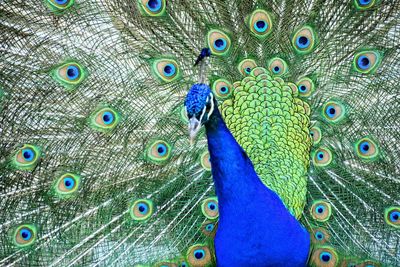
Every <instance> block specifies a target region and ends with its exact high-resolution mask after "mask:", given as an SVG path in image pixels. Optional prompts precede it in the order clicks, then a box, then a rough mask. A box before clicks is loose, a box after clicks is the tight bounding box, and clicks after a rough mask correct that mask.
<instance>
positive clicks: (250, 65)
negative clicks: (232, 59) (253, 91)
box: [238, 59, 257, 76]
mask: <svg viewBox="0 0 400 267" xmlns="http://www.w3.org/2000/svg"><path fill="white" fill-rule="evenodd" d="M255 67H257V64H256V62H255V61H254V60H252V59H244V60H242V61H241V62H240V63H239V66H238V69H239V71H240V73H242V74H243V75H245V76H247V75H249V74H250V73H251V71H252V69H254V68H255Z"/></svg>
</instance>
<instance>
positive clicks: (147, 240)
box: [0, 0, 400, 267]
mask: <svg viewBox="0 0 400 267" xmlns="http://www.w3.org/2000/svg"><path fill="white" fill-rule="evenodd" d="M399 13H400V3H397V1H385V0H379V1H378V0H349V1H342V2H339V1H303V0H286V1H281V0H280V1H278V0H272V1H212V0H206V1H186V0H182V1H166V0H131V1H91V0H89V1H78V0H75V1H74V0H60V1H55V0H54V1H53V0H44V1H33V0H32V1H22V2H15V1H3V2H1V3H0V14H1V19H0V29H1V33H2V49H1V50H0V69H1V71H0V73H1V74H0V132H1V135H0V145H1V146H0V196H1V198H0V209H1V210H2V212H1V215H0V243H1V244H2V246H1V249H0V265H10V266H28V265H29V266H39V265H45V266H179V267H183V266H195V267H197V266H199V267H200V266H215V264H216V263H215V262H216V259H215V256H214V247H213V238H214V236H215V231H216V229H217V228H218V216H219V209H218V199H217V198H216V197H215V192H214V188H213V180H212V177H211V172H210V170H211V168H212V166H211V164H210V161H209V154H208V152H207V142H206V139H205V135H204V132H203V134H201V133H200V134H199V135H200V136H199V138H198V140H197V142H196V144H195V145H194V146H192V147H191V146H190V145H189V141H188V136H187V117H186V114H185V110H184V109H183V99H184V96H185V94H186V92H187V90H188V88H189V86H190V85H192V84H193V83H196V82H198V68H197V67H193V63H194V60H195V59H196V57H197V55H198V53H199V52H200V51H201V49H202V48H203V47H209V48H210V49H211V51H212V54H213V55H212V57H211V58H210V62H209V65H210V68H208V71H207V72H206V76H207V78H208V81H207V82H208V83H209V84H210V86H211V87H212V89H213V92H214V94H215V96H216V98H217V99H218V101H219V105H220V110H221V111H222V113H223V116H224V118H225V120H226V122H227V125H228V126H229V128H230V129H231V131H232V133H233V134H234V136H235V138H236V139H237V141H238V142H239V143H240V144H241V146H242V147H243V148H244V149H245V150H246V152H247V154H248V155H249V157H250V158H251V160H252V162H253V163H254V166H255V169H256V171H257V172H258V174H259V176H260V177H261V179H262V181H263V182H264V183H265V184H266V185H267V186H268V187H270V188H271V189H273V190H275V191H276V192H277V193H278V194H279V195H280V197H281V199H282V201H283V202H284V203H285V205H286V207H287V208H288V209H289V210H290V211H291V212H292V213H293V214H294V215H295V216H296V217H297V218H298V219H299V220H300V221H301V222H302V223H303V225H304V226H305V227H306V228H307V229H308V230H309V232H310V236H311V240H312V251H311V252H310V262H309V265H310V266H399V265H400V245H399V244H400V232H399V230H400V229H399V225H400V198H399V191H400V179H399V174H400V169H399V166H400V160H399V158H398V155H399V146H398V143H399V136H400V128H399V126H398V118H399V117H400V99H399V91H398V80H399V78H400V72H399V69H400V56H399V55H400V49H399V47H400V34H399V33H400V28H399V25H400V21H399V20H400V19H399ZM249 222H251V214H249Z"/></svg>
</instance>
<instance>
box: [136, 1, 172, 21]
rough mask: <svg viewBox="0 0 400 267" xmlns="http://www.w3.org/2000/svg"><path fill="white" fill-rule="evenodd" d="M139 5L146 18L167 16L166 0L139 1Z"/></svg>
mask: <svg viewBox="0 0 400 267" xmlns="http://www.w3.org/2000/svg"><path fill="white" fill-rule="evenodd" d="M138 5H139V9H140V12H141V13H142V15H144V16H151V17H158V16H162V15H164V14H165V9H166V0H138Z"/></svg>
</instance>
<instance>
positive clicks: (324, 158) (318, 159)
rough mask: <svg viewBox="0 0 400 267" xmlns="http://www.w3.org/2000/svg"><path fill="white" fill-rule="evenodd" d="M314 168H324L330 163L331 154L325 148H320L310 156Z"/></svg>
mask: <svg viewBox="0 0 400 267" xmlns="http://www.w3.org/2000/svg"><path fill="white" fill-rule="evenodd" d="M312 159H313V163H314V166H316V167H325V166H328V165H329V164H330V163H331V162H332V159H333V157H332V152H331V151H330V150H329V149H328V148H326V147H320V148H318V149H317V150H315V151H314V152H313V154H312Z"/></svg>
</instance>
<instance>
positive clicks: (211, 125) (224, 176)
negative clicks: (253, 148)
mask: <svg viewBox="0 0 400 267" xmlns="http://www.w3.org/2000/svg"><path fill="white" fill-rule="evenodd" d="M206 132H207V140H208V149H209V151H210V159H211V166H212V173H213V178H214V183H215V189H216V191H217V192H216V193H217V196H218V201H219V203H220V205H222V207H224V205H223V204H225V203H226V204H230V203H232V202H235V201H242V200H243V197H245V196H246V195H249V194H253V193H254V190H259V189H260V188H262V189H265V190H267V191H271V190H269V189H268V188H267V187H265V186H264V185H263V184H262V182H261V181H260V179H259V178H258V176H257V174H256V173H255V171H254V168H253V165H252V163H251V161H250V159H249V157H248V156H247V155H246V153H245V151H244V150H243V148H242V147H241V146H240V145H239V144H238V143H237V142H236V140H235V138H234V137H233V135H232V133H231V132H230V131H229V129H228V127H227V126H226V124H225V122H224V120H223V119H222V117H221V113H220V112H219V110H218V109H216V110H215V111H214V112H213V115H212V116H211V118H210V120H209V121H208V122H207V124H206ZM244 166H246V167H247V168H249V167H250V168H251V170H252V171H251V172H252V175H248V173H246V171H245V169H247V168H245V169H244V168H243V167H244ZM232 174H234V176H232ZM239 174H242V176H240V179H235V177H237V176H238V175H239ZM271 193H272V191H271Z"/></svg>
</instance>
